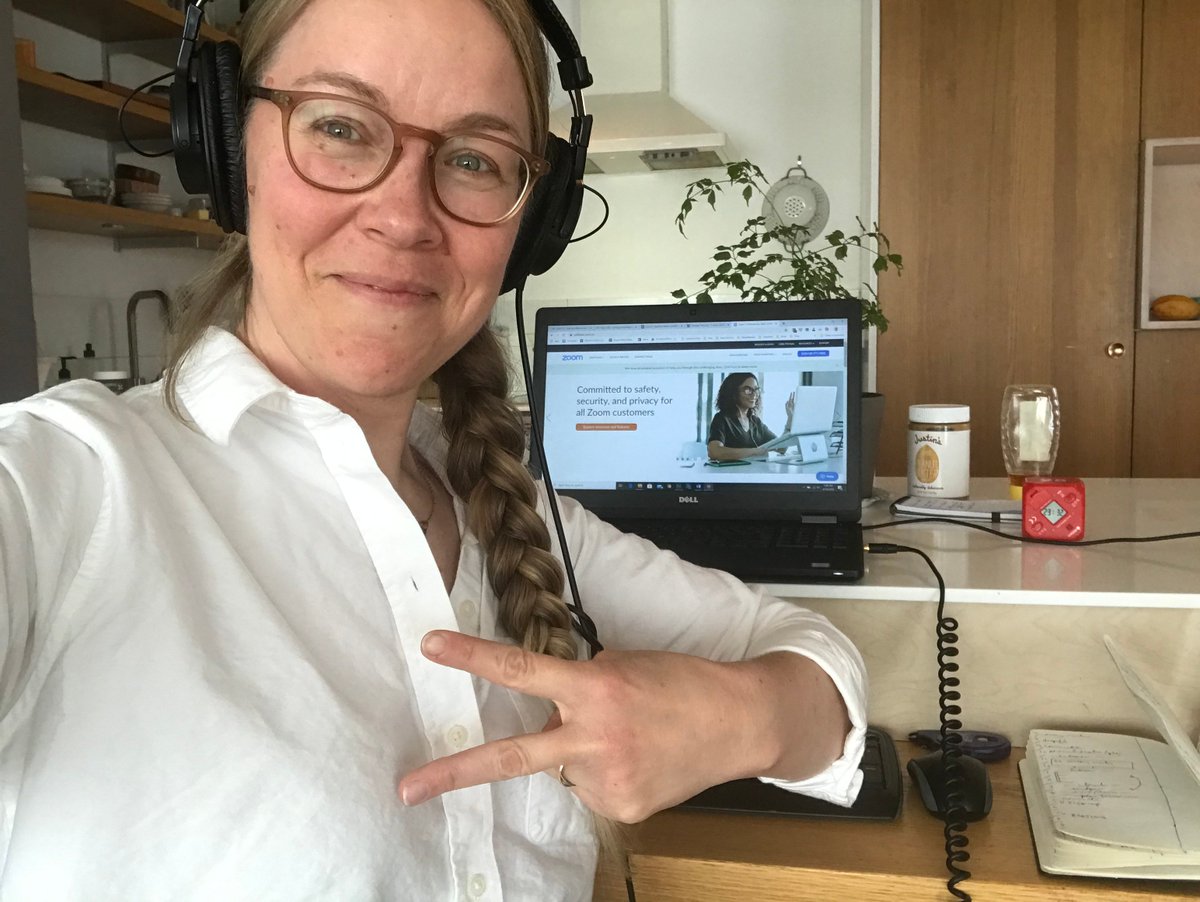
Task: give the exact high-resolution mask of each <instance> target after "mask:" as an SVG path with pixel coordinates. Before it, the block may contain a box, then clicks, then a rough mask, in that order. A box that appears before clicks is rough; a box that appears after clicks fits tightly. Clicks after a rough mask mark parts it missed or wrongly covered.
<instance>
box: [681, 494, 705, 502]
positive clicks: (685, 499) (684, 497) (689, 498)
mask: <svg viewBox="0 0 1200 902" xmlns="http://www.w3.org/2000/svg"><path fill="white" fill-rule="evenodd" d="M679 503H680V504H699V503H700V499H699V498H697V497H696V496H695V495H680V496H679Z"/></svg>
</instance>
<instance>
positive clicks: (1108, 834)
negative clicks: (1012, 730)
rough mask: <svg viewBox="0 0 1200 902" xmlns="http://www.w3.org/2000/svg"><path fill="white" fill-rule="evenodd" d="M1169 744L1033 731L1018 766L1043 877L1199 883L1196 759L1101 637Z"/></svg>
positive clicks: (1170, 715)
mask: <svg viewBox="0 0 1200 902" xmlns="http://www.w3.org/2000/svg"><path fill="white" fill-rule="evenodd" d="M1104 643H1105V645H1107V646H1108V651H1109V654H1111V655H1112V658H1113V661H1114V662H1116V665H1117V669H1118V670H1119V671H1120V673H1121V676H1122V678H1123V679H1124V680H1125V685H1126V686H1128V687H1129V690H1130V691H1131V692H1132V693H1133V694H1134V695H1135V696H1136V697H1137V699H1138V701H1139V702H1141V704H1142V707H1143V708H1144V709H1145V710H1146V712H1147V714H1149V716H1150V719H1151V720H1152V721H1153V723H1154V725H1155V727H1157V729H1158V731H1159V733H1160V734H1161V735H1162V737H1163V738H1164V739H1165V740H1166V742H1158V741H1156V740H1152V739H1141V738H1138V737H1136V736H1122V735H1117V734H1112V733H1079V732H1069V731H1063V730H1031V731H1030V733H1029V742H1028V744H1027V745H1026V749H1025V760H1023V761H1022V762H1021V763H1020V771H1021V781H1022V784H1023V785H1024V787H1025V803H1026V806H1027V807H1028V809H1029V822H1030V825H1031V827H1032V828H1033V837H1034V842H1035V844H1036V846H1037V854H1038V863H1039V865H1040V867H1041V869H1042V870H1043V871H1046V872H1047V873H1050V874H1081V875H1086V876H1091V877H1138V878H1155V879H1171V880H1200V752H1198V751H1197V749H1196V746H1195V745H1193V744H1192V742H1191V740H1190V739H1189V738H1188V736H1187V733H1186V732H1185V731H1184V729H1183V726H1182V725H1181V724H1180V723H1179V720H1178V719H1177V718H1176V716H1175V714H1174V712H1172V711H1171V709H1170V708H1169V707H1168V706H1167V705H1166V703H1165V702H1164V701H1163V700H1162V699H1161V698H1160V697H1159V696H1158V695H1157V694H1156V693H1155V692H1154V691H1153V690H1152V689H1151V688H1150V687H1149V686H1148V685H1147V684H1146V683H1145V681H1144V680H1143V679H1142V678H1141V676H1140V675H1139V674H1138V673H1137V671H1136V670H1134V668H1133V666H1132V665H1131V664H1130V663H1129V660H1128V659H1127V658H1126V656H1125V654H1124V653H1123V652H1122V651H1121V649H1120V646H1118V645H1117V643H1116V642H1115V641H1114V640H1113V639H1111V638H1109V637H1108V636H1105V637H1104Z"/></svg>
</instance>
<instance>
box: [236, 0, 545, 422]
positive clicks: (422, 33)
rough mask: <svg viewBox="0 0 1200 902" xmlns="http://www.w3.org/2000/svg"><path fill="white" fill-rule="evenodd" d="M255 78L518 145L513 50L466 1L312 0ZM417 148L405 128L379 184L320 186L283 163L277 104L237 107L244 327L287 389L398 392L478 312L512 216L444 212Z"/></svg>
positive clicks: (454, 341) (353, 396) (332, 397)
mask: <svg viewBox="0 0 1200 902" xmlns="http://www.w3.org/2000/svg"><path fill="white" fill-rule="evenodd" d="M262 81H263V84H265V85H266V86H268V87H272V88H280V89H284V90H287V89H296V90H306V91H324V92H330V93H336V94H344V95H348V96H350V97H353V98H355V99H359V100H366V101H367V102H369V103H372V104H373V105H375V106H377V107H378V108H380V109H382V110H383V111H384V112H385V113H387V114H388V115H389V116H391V117H392V118H393V119H395V120H397V121H399V122H403V123H408V124H412V125H417V126H421V127H423V128H427V129H433V130H435V131H439V132H443V133H444V132H447V131H450V130H452V129H454V128H455V127H459V128H461V127H462V126H463V125H464V124H465V125H468V126H470V127H471V128H472V129H473V130H482V131H485V132H486V133H488V134H494V135H495V136H496V137H500V138H504V139H506V140H509V141H512V142H513V143H515V144H518V145H520V146H522V147H525V148H529V145H530V134H529V110H528V107H527V104H526V101H525V94H524V87H523V82H522V79H521V74H520V70H519V68H518V65H517V61H516V57H515V55H514V53H513V50H512V49H511V47H510V45H509V43H508V41H507V39H506V37H505V35H504V33H503V31H501V29H500V26H499V25H497V24H496V22H495V20H494V19H492V17H491V15H490V14H489V13H488V12H487V10H486V9H485V8H484V7H483V6H482V5H481V4H480V3H479V2H478V0H313V2H312V3H311V4H310V6H309V7H308V8H307V9H306V10H305V12H304V13H303V14H302V15H301V16H300V18H299V19H298V20H297V21H296V23H295V24H294V26H293V27H292V28H291V30H290V31H289V32H288V33H287V34H286V35H285V36H284V38H283V40H282V41H281V42H280V44H279V46H278V48H277V51H276V53H275V54H274V57H273V58H272V59H271V60H270V62H269V64H268V67H267V69H266V71H265V73H264V77H263V79H262ZM481 123H482V125H481ZM427 150H428V145H427V144H426V143H424V142H422V141H420V140H417V139H408V141H407V142H406V144H405V147H404V153H403V154H402V156H401V158H400V161H399V162H398V163H397V164H396V167H395V169H393V170H392V172H391V173H390V174H389V175H388V177H387V178H386V179H385V180H384V181H383V182H381V183H380V184H378V185H376V186H375V187H374V188H372V189H370V190H369V191H365V192H362V193H358V194H335V193H332V192H329V191H324V190H321V189H319V188H315V187H312V186H311V185H308V184H306V183H305V182H304V181H302V180H301V179H300V177H299V176H297V175H296V173H295V172H294V171H293V170H292V167H291V166H290V164H289V163H288V160H287V156H286V153H285V148H284V142H283V130H282V126H281V113H280V110H279V108H278V107H276V106H274V105H272V104H271V103H269V102H266V101H255V102H254V103H253V104H252V106H251V108H250V111H249V116H248V121H247V127H246V159H247V167H246V172H247V190H248V202H249V229H248V237H249V243H250V255H251V261H252V264H253V271H254V279H253V289H252V291H251V296H250V301H249V306H248V309H247V315H246V327H245V336H246V338H247V340H248V342H249V344H250V346H251V348H252V349H253V350H254V351H255V353H257V354H258V355H259V356H260V357H261V358H262V359H263V360H264V362H265V363H266V364H267V365H268V366H269V367H270V368H271V369H272V371H273V372H274V373H275V374H276V376H278V377H279V378H280V379H281V380H283V381H284V382H285V383H287V384H288V385H290V386H292V387H293V388H295V389H297V390H298V391H301V392H304V393H307V394H313V395H316V396H318V397H322V398H324V399H325V400H328V401H330V402H331V403H334V404H337V405H339V406H343V405H347V404H349V405H355V404H361V403H363V402H364V401H365V400H367V399H371V400H377V401H386V400H389V399H394V398H396V397H398V396H403V395H405V394H408V395H411V394H412V393H413V392H414V391H415V390H416V389H417V388H418V387H419V386H420V384H421V382H422V381H423V380H424V379H425V378H426V377H428V376H429V375H430V374H431V373H433V371H434V370H436V369H437V368H438V367H439V366H440V365H441V364H442V363H444V362H445V361H446V360H447V359H448V358H449V357H450V356H452V355H453V354H454V353H455V352H456V351H457V350H458V349H459V348H460V347H461V346H462V345H463V344H465V343H466V341H467V340H468V339H469V338H470V337H471V336H472V335H473V334H474V333H475V332H476V331H477V330H478V329H479V328H480V326H481V325H482V324H483V322H484V321H485V320H486V319H487V316H488V313H489V312H490V310H491V308H492V305H493V303H494V302H495V299H496V296H497V294H498V292H499V289H500V282H501V279H502V278H503V274H504V268H505V264H506V262H507V259H508V255H509V251H510V250H511V248H512V244H513V240H514V238H515V236H516V230H517V226H518V223H519V219H520V217H519V216H515V217H513V218H512V219H511V220H509V221H508V222H506V223H503V224H501V225H498V226H492V227H487V228H482V227H479V226H472V225H467V224H465V223H461V222H457V221H455V220H453V219H451V218H450V217H448V216H447V215H446V214H445V213H443V212H442V211H441V210H440V209H439V208H438V206H437V205H436V203H435V201H434V199H433V196H432V194H431V190H432V189H431V187H430V185H429V180H428V176H427V172H428V170H427V168H426V151H427Z"/></svg>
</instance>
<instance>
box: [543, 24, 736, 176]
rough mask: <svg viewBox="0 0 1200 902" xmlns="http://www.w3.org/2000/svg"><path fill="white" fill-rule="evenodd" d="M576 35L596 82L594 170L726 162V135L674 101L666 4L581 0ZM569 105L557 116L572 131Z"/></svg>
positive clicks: (556, 126)
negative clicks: (579, 22)
mask: <svg viewBox="0 0 1200 902" xmlns="http://www.w3.org/2000/svg"><path fill="white" fill-rule="evenodd" d="M579 18H580V20H581V24H580V26H579V28H578V30H577V32H576V34H577V35H578V38H579V44H580V47H581V48H582V50H583V53H584V55H585V56H586V57H587V59H588V67H589V68H590V69H591V71H592V74H593V75H594V76H595V79H596V83H595V85H593V86H592V88H591V89H589V90H586V91H584V92H583V99H584V104H585V105H586V107H587V111H588V113H589V114H591V116H592V120H593V121H592V139H591V142H590V143H589V145H588V167H587V171H588V172H600V173H606V174H615V173H628V172H655V171H661V170H669V169H702V168H707V167H712V166H721V165H723V164H724V163H725V162H726V157H725V134H724V133H723V132H721V131H718V130H717V129H715V128H713V127H712V126H710V125H709V124H708V123H706V122H705V121H704V120H702V119H701V118H700V117H699V116H697V115H696V114H695V113H693V112H692V111H691V110H689V109H687V108H686V107H685V106H684V105H683V104H681V103H680V102H679V101H678V100H676V99H675V98H674V97H672V96H671V92H670V89H669V85H668V74H669V71H670V70H669V59H670V57H669V41H668V36H667V10H666V6H665V0H580V4H579ZM570 122H571V108H570V104H569V103H567V104H563V105H559V106H556V107H555V108H554V110H553V111H552V112H551V115H550V124H551V129H552V130H553V131H554V133H555V134H557V135H564V136H565V135H567V134H569V133H570Z"/></svg>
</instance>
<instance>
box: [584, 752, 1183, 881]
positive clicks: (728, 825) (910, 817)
mask: <svg viewBox="0 0 1200 902" xmlns="http://www.w3.org/2000/svg"><path fill="white" fill-rule="evenodd" d="M897 747H898V749H899V752H900V761H901V765H902V766H903V764H904V762H906V761H907V760H908V759H909V758H910V757H912V755H913V754H914V750H915V747H914V746H912V745H911V744H910V743H907V742H898V743H897ZM1021 753H1022V750H1021V749H1014V753H1013V756H1012V757H1010V758H1009V759H1007V760H1005V761H1002V762H999V763H997V764H992V765H989V766H988V767H989V771H990V773H991V775H992V787H993V799H994V801H993V806H992V813H991V815H990V816H989V817H988V818H986V819H985V820H982V821H977V822H975V823H973V824H971V825H970V826H969V827H968V830H967V836H968V837H969V838H970V844H969V846H968V851H969V852H970V853H971V860H970V862H969V863H968V864H967V868H968V870H970V871H971V872H972V876H971V878H970V879H969V880H967V881H966V882H965V883H963V884H961V886H962V888H963V889H965V890H967V891H968V892H969V893H971V895H972V896H973V897H974V898H975V899H978V900H991V899H998V900H1021V902H1035V900H1036V902H1045V900H1055V902H1073V900H1083V899H1102V900H1106V902H1110V900H1111V902H1126V900H1128V902H1135V900H1136V902H1149V900H1151V899H1153V900H1183V899H1196V898H1197V897H1200V883H1190V882H1183V881H1179V882H1176V881H1171V882H1166V881H1150V880H1138V881H1117V880H1101V879H1091V878H1084V877H1051V876H1048V875H1046V874H1043V873H1041V872H1040V871H1039V870H1038V868H1037V859H1036V856H1035V854H1034V849H1033V838H1032V835H1031V834H1030V832H1029V824H1028V821H1027V820H1026V814H1025V800H1024V795H1023V794H1022V791H1021V782H1020V778H1019V777H1018V775H1017V764H1016V763H1017V760H1019V758H1020V757H1021ZM904 782H905V800H904V810H903V811H902V812H901V814H900V817H899V818H898V819H897V820H896V821H895V822H879V821H837V820H810V819H803V818H771V817H754V816H745V815H732V814H730V815H722V814H705V813H699V812H691V811H679V810H672V811H665V812H662V813H660V814H657V815H655V816H654V817H652V818H650V819H649V820H648V821H646V822H645V823H643V824H640V825H638V826H636V827H633V828H630V830H629V835H628V837H627V844H628V848H629V862H630V867H631V871H632V874H633V884H634V889H635V891H636V893H637V898H638V902H696V900H706V902H708V900H712V902H720V900H754V902H797V900H803V899H812V900H822V902H825V900H832V899H858V900H876V899H877V900H881V902H882V900H888V902H891V900H895V899H902V900H905V902H908V900H922V899H950V898H951V897H950V895H949V893H948V892H947V890H946V877H947V873H946V869H945V850H944V847H943V839H942V824H941V821H939V820H937V819H935V818H934V817H932V816H931V815H929V814H928V813H927V812H926V811H925V809H924V807H923V806H922V805H921V802H920V800H919V799H918V798H916V796H915V794H914V793H913V792H911V791H910V789H911V785H910V784H909V781H908V776H907V774H905V775H904ZM627 898H628V897H627V895H626V891H625V885H624V879H623V876H622V875H620V874H619V872H618V871H617V870H616V869H615V868H611V867H602V868H601V871H600V873H599V874H598V876H597V880H596V899H597V900H600V902H626V900H627Z"/></svg>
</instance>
